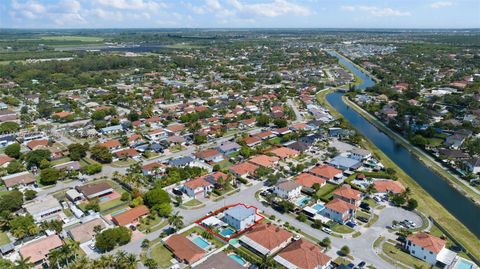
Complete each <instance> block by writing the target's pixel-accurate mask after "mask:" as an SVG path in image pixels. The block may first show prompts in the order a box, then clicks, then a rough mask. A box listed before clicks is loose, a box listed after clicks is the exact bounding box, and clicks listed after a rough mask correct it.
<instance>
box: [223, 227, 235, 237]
mask: <svg viewBox="0 0 480 269" xmlns="http://www.w3.org/2000/svg"><path fill="white" fill-rule="evenodd" d="M232 234H235V230H234V229H232V228H230V227H228V228H225V229H223V230H222V231H220V235H221V236H223V237H230V235H232Z"/></svg>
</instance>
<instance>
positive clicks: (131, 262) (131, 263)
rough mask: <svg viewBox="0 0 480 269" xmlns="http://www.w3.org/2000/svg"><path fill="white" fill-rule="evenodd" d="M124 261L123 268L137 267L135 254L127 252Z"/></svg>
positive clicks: (132, 268) (133, 268)
mask: <svg viewBox="0 0 480 269" xmlns="http://www.w3.org/2000/svg"><path fill="white" fill-rule="evenodd" d="M125 262H126V266H125V267H124V268H125V269H135V268H137V263H138V259H137V256H135V254H132V253H129V254H127V256H126V257H125Z"/></svg>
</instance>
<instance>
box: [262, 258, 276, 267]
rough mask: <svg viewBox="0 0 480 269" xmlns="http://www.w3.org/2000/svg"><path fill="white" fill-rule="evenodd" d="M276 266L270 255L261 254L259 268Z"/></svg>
mask: <svg viewBox="0 0 480 269" xmlns="http://www.w3.org/2000/svg"><path fill="white" fill-rule="evenodd" d="M275 267H276V262H275V260H274V259H273V258H272V256H268V255H266V256H262V263H261V264H260V269H271V268H275Z"/></svg>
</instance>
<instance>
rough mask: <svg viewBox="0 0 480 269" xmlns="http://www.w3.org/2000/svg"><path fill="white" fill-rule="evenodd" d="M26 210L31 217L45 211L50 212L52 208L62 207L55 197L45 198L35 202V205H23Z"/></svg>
mask: <svg viewBox="0 0 480 269" xmlns="http://www.w3.org/2000/svg"><path fill="white" fill-rule="evenodd" d="M23 207H24V208H25V210H27V212H28V213H30V214H31V215H35V214H37V213H38V212H42V211H45V210H49V209H52V208H57V207H60V208H61V206H60V203H59V202H58V200H57V199H55V198H54V197H53V196H51V195H49V196H45V197H44V198H41V199H38V200H35V201H34V202H33V203H29V204H25V205H23Z"/></svg>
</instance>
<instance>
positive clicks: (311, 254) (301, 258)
mask: <svg viewBox="0 0 480 269" xmlns="http://www.w3.org/2000/svg"><path fill="white" fill-rule="evenodd" d="M278 255H279V256H280V257H282V258H284V259H285V260H287V261H288V262H290V263H292V264H294V265H295V266H296V267H297V268H302V269H316V268H323V266H325V265H327V264H328V263H329V262H330V261H331V260H332V258H330V257H329V256H327V255H326V254H324V253H323V252H322V251H321V250H320V248H319V247H318V246H316V245H314V244H312V243H310V242H309V241H307V240H303V239H300V240H298V241H295V242H293V243H291V244H290V245H289V246H287V247H286V248H285V249H283V250H282V251H281V252H280V253H279V254H278Z"/></svg>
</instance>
